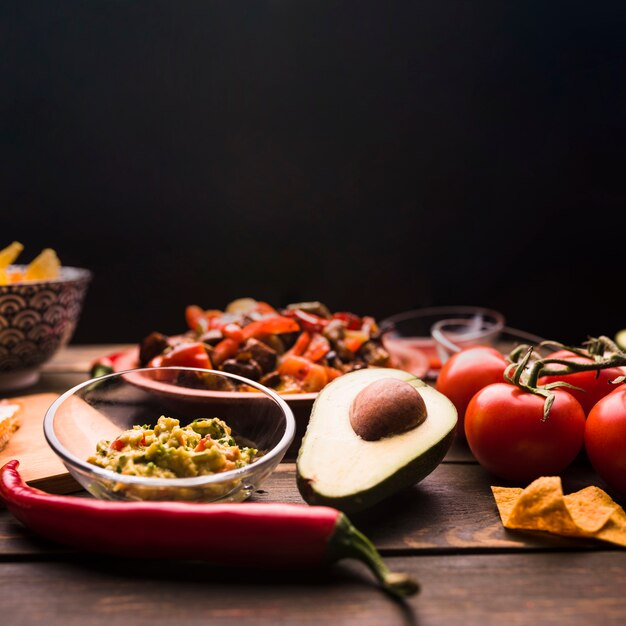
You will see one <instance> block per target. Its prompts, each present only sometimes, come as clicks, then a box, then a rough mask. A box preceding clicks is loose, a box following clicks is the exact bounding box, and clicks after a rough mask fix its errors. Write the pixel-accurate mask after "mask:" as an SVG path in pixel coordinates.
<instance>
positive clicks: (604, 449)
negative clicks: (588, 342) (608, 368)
mask: <svg viewBox="0 0 626 626" xmlns="http://www.w3.org/2000/svg"><path fill="white" fill-rule="evenodd" d="M585 449H586V451H587V456H588V457H589V460H590V461H591V464H592V465H593V467H594V469H595V470H596V472H598V474H600V477H601V478H602V479H603V480H604V481H605V482H606V484H607V485H609V487H611V488H612V489H615V490H616V491H618V492H619V493H621V494H622V495H626V385H620V386H619V387H618V388H617V389H615V390H614V391H612V392H611V393H610V394H608V395H607V396H605V397H604V398H602V399H601V400H600V401H599V402H598V403H597V404H596V405H595V406H594V407H593V408H592V409H591V411H590V412H589V415H588V417H587V424H586V426H585Z"/></svg>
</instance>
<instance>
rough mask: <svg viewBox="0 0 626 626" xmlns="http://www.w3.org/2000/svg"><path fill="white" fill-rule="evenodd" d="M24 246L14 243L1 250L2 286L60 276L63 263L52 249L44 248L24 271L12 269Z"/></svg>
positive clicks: (0, 273)
mask: <svg viewBox="0 0 626 626" xmlns="http://www.w3.org/2000/svg"><path fill="white" fill-rule="evenodd" d="M23 249H24V246H23V245H22V244H21V243H20V242H19V241H14V242H13V243H12V244H10V245H8V246H7V247H6V248H3V249H2V250H0V285H9V284H11V283H19V282H22V281H24V280H37V281H39V280H51V279H53V278H57V277H58V276H59V272H60V269H61V262H60V261H59V258H58V257H57V254H56V252H55V251H54V250H53V249H52V248H44V249H43V250H42V251H41V252H40V253H39V255H38V256H37V257H36V258H35V259H34V260H33V261H31V262H30V263H29V264H28V265H27V266H26V268H25V269H24V270H19V269H17V268H11V267H10V266H11V264H12V263H15V261H16V260H17V257H18V256H19V255H20V254H21V252H22V250H23Z"/></svg>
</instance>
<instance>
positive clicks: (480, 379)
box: [435, 346, 507, 434]
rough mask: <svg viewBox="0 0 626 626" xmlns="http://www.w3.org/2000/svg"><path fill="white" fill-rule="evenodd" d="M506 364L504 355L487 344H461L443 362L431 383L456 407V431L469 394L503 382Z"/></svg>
mask: <svg viewBox="0 0 626 626" xmlns="http://www.w3.org/2000/svg"><path fill="white" fill-rule="evenodd" d="M506 366H507V361H506V359H505V358H504V357H503V356H502V355H501V354H500V353H499V352H498V351H497V350H496V349H495V348H489V347H487V346H472V347H470V348H465V349H464V350H461V352H457V353H456V354H454V355H452V356H451V357H450V358H449V359H448V360H447V361H446V362H445V363H444V365H443V367H442V368H441V371H440V372H439V376H438V377H437V382H436V385H435V386H436V388H437V391H440V392H441V393H442V394H443V395H444V396H447V397H448V398H449V399H450V400H451V402H452V404H454V406H455V407H456V410H457V412H458V414H459V426H458V432H459V433H461V434H463V433H464V432H465V431H464V430H463V420H464V417H465V410H466V409H467V405H468V404H469V402H470V400H471V399H472V396H474V394H475V393H477V392H478V391H480V390H481V389H482V388H483V387H486V386H487V385H491V384H493V383H501V382H503V380H504V379H503V376H504V370H505V369H506Z"/></svg>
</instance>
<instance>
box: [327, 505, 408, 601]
mask: <svg viewBox="0 0 626 626" xmlns="http://www.w3.org/2000/svg"><path fill="white" fill-rule="evenodd" d="M329 557H330V559H331V560H332V561H338V560H340V559H344V558H353V559H357V560H359V561H361V562H362V563H364V564H365V565H367V566H368V567H369V569H370V570H371V571H372V573H373V574H374V576H376V578H377V579H378V580H379V581H380V583H381V584H382V585H383V587H384V588H385V590H386V591H388V592H389V593H391V594H393V595H394V596H397V597H401V598H404V597H406V596H412V595H414V594H416V593H418V591H419V588H420V587H419V584H418V583H417V582H416V581H415V580H413V579H412V578H411V577H410V576H409V575H408V574H402V573H397V572H391V571H390V570H389V568H388V567H387V566H386V565H385V562H384V561H383V559H382V557H381V556H380V554H379V552H378V550H376V547H375V546H374V544H373V543H372V542H371V541H370V540H369V539H368V538H367V537H366V536H365V535H364V534H363V533H361V532H360V531H359V530H357V529H356V528H355V527H354V526H353V525H352V524H351V523H350V520H349V519H348V518H347V517H346V516H345V515H343V514H342V515H340V517H339V518H338V520H337V525H336V527H335V532H334V533H333V535H332V537H331V538H330V540H329Z"/></svg>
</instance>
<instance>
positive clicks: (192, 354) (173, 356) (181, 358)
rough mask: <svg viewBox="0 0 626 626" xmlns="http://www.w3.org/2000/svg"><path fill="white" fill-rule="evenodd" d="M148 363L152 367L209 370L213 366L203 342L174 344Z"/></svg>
mask: <svg viewBox="0 0 626 626" xmlns="http://www.w3.org/2000/svg"><path fill="white" fill-rule="evenodd" d="M150 364H151V365H152V366H153V367H159V366H160V367H173V366H178V367H201V368H204V369H209V370H210V369H212V367H213V366H212V364H211V359H210V358H209V355H208V354H207V351H206V349H205V348H204V344H202V343H200V342H195V343H183V344H181V345H179V346H176V347H175V348H174V349H172V350H171V351H170V352H167V353H166V354H162V355H160V356H157V357H155V358H154V359H152V361H150Z"/></svg>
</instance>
